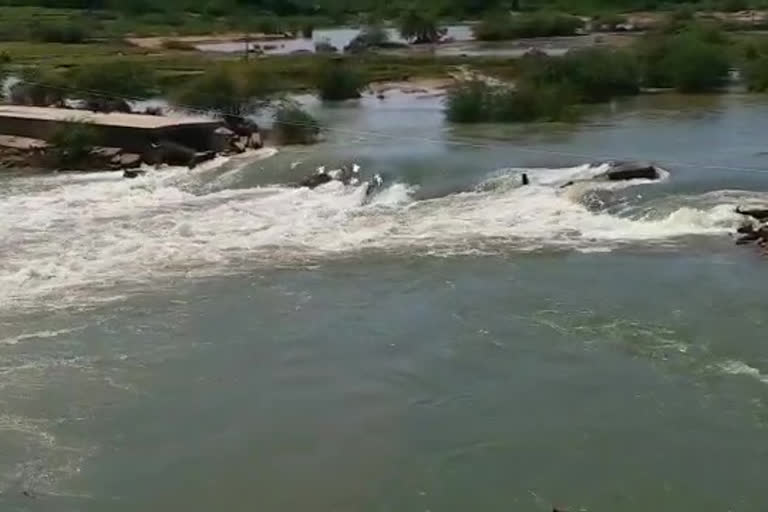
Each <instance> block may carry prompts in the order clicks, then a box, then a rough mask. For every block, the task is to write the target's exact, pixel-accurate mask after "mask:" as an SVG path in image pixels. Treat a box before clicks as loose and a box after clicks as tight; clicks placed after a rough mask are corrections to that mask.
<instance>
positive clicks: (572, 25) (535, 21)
mask: <svg viewBox="0 0 768 512" xmlns="http://www.w3.org/2000/svg"><path fill="white" fill-rule="evenodd" d="M583 27H584V21H583V20H582V19H581V18H579V17H577V16H571V15H570V14H561V13H551V12H543V11H540V12H534V13H529V14H517V15H511V14H499V13H495V14H493V15H490V16H488V17H486V18H485V19H484V20H483V21H481V22H480V23H478V24H477V25H474V26H473V27H472V31H473V33H474V35H475V38H477V39H478V40H481V41H503V40H508V39H518V38H523V37H556V36H571V35H574V34H576V33H577V32H578V31H579V29H582V28H583Z"/></svg>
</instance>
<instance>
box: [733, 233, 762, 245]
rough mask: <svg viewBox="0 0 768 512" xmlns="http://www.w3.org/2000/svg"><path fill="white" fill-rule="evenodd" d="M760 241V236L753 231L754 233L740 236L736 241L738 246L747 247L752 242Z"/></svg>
mask: <svg viewBox="0 0 768 512" xmlns="http://www.w3.org/2000/svg"><path fill="white" fill-rule="evenodd" d="M758 240H760V235H759V234H758V232H757V231H753V232H752V233H745V234H743V235H742V236H740V237H739V238H738V239H736V244H737V245H746V244H748V243H751V242H756V241H758Z"/></svg>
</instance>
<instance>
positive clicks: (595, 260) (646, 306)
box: [0, 93, 768, 512]
mask: <svg viewBox="0 0 768 512" xmlns="http://www.w3.org/2000/svg"><path fill="white" fill-rule="evenodd" d="M306 101H307V104H308V106H309V108H311V109H312V110H313V111H314V112H315V113H316V114H317V115H318V117H320V118H321V119H322V120H323V122H324V123H326V125H327V126H328V128H329V131H328V132H327V137H328V140H327V141H326V142H325V143H324V144H322V145H319V146H313V147H306V148H293V149H291V148H288V149H285V150H283V151H281V152H280V153H279V154H278V155H276V156H273V157H271V158H265V159H261V160H258V161H251V160H248V159H234V160H230V161H223V160H219V161H215V162H212V163H211V164H210V165H207V166H204V167H201V168H199V169H196V170H194V171H191V172H190V171H186V170H183V169H173V168H171V169H165V170H163V171H161V172H158V173H154V174H152V175H148V176H146V177H144V178H140V179H136V180H123V179H121V178H120V177H119V176H118V175H115V174H110V173H97V174H89V175H66V174H60V175H47V176H24V175H15V176H9V175H5V176H3V177H2V178H0V185H1V186H0V216H2V218H3V223H2V224H1V225H0V254H1V255H2V257H1V258H0V374H1V375H2V379H0V390H1V391H0V454H2V456H0V505H2V507H0V508H2V510H11V511H17V510H18V511H22V510H23V511H38V510H40V511H48V510H55V511H57V512H58V511H91V510H93V511H103V510H136V509H153V510H154V509H164V510H185V511H190V512H196V511H200V512H202V511H209V510H233V511H238V510H242V511H250V510H256V509H257V510H269V511H271V510H275V511H286V510H296V511H299V510H308V509H311V510H323V511H325V510H328V511H331V510H343V511H370V510H373V511H395V510H396V511H409V510H412V511H424V510H447V511H457V512H458V511H465V510H469V509H471V510H484V511H485V510H487V511H496V510H498V511H508V510H532V511H535V510H548V509H549V508H550V507H551V506H552V504H560V505H562V506H565V507H568V508H570V509H572V510H580V509H584V510H609V509H612V510H623V511H630V512H635V511H636V512H640V511H647V510H703V511H722V510H735V511H736V510H737V511H762V510H763V509H764V505H765V472H766V469H768V449H766V448H765V447H766V446H768V444H767V443H766V442H767V441H768V431H767V430H766V427H767V425H766V420H768V414H767V412H766V411H768V409H766V400H767V399H768V392H767V391H766V390H767V389H768V388H767V387H766V386H767V385H768V348H767V347H766V344H765V339H766V338H765V321H766V320H765V305H766V302H767V300H768V288H766V286H765V283H766V282H768V281H767V278H768V267H767V266H766V261H765V259H764V258H762V257H761V256H760V255H759V252H758V251H757V250H756V249H753V248H736V247H734V246H733V241H732V239H731V237H730V233H731V232H732V230H733V228H734V227H735V226H736V225H737V224H738V222H739V219H738V217H737V216H736V215H735V214H734V213H733V208H734V206H735V205H737V204H740V203H744V202H757V201H765V200H766V199H767V198H766V190H768V175H767V174H766V173H765V171H764V170H765V169H766V158H768V157H766V156H765V155H764V154H763V151H764V147H763V136H762V134H763V133H764V119H765V118H766V114H768V104H767V103H765V102H764V101H762V100H761V99H759V98H756V97H747V96H738V95H732V96H727V97H700V98H690V97H689V98H684V99H682V98H679V97H674V96H658V97H643V98H636V99H633V100H630V101H626V102H618V103H616V104H614V105H611V106H607V107H604V108H599V109H596V110H594V111H591V112H589V113H588V115H587V117H586V118H585V120H584V122H583V123H581V124H577V125H556V126H552V125H549V126H546V125H541V126H539V125H528V126H519V127H515V126H512V127H509V126H508V127H499V126H475V127H456V126H450V125H447V124H444V122H443V120H442V113H441V105H440V101H441V100H440V98H437V97H434V96H433V95H430V94H422V95H402V94H399V93H388V95H387V97H386V99H384V100H378V99H375V98H368V97H367V98H365V99H363V100H361V101H359V102H347V103H343V104H337V105H332V106H328V105H325V106H323V105H320V104H319V103H315V102H311V101H310V100H306ZM606 157H622V158H638V159H652V160H655V161H657V162H659V163H660V164H661V165H663V167H664V168H665V169H667V170H668V171H669V176H668V178H667V179H665V180H664V181H662V182H661V183H655V184H652V183H637V184H633V185H632V186H605V185H600V186H598V185H580V186H577V187H575V188H571V189H565V190H561V189H560V188H559V185H560V184H562V183H563V182H564V181H567V180H571V179H574V178H582V177H583V178H588V177H589V176H592V175H594V173H596V172H598V170H596V169H594V168H590V167H589V166H588V165H585V164H588V163H590V162H591V161H595V160H601V159H603V158H606ZM352 163H357V164H359V165H360V166H361V169H362V170H361V179H362V180H363V181H365V180H367V179H369V178H370V176H372V174H373V173H375V172H378V173H381V174H382V175H383V176H384V177H385V183H386V185H385V188H384V189H383V190H382V191H381V192H380V193H378V194H377V195H375V196H374V197H373V198H372V199H371V200H366V199H365V197H364V186H363V185H361V186H359V187H355V186H350V187H344V186H341V185H338V184H330V185H328V186H325V187H321V188H319V189H316V190H314V191H310V190H305V189H295V188H290V187H288V186H286V184H287V183H290V182H292V181H295V180H297V179H299V178H300V177H301V176H303V175H306V174H307V173H309V172H314V169H315V168H316V167H317V166H320V165H324V166H326V167H327V168H329V169H332V168H335V167H338V166H339V165H342V164H352ZM522 172H527V173H528V174H529V176H530V177H531V182H532V184H531V186H529V187H521V186H520V174H521V173H522ZM25 492H26V493H27V494H28V495H25V494H24V493H25Z"/></svg>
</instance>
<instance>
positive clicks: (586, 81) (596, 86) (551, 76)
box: [521, 48, 640, 103]
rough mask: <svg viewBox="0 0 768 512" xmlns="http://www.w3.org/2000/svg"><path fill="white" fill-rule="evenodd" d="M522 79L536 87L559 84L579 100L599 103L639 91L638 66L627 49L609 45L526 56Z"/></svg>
mask: <svg viewBox="0 0 768 512" xmlns="http://www.w3.org/2000/svg"><path fill="white" fill-rule="evenodd" d="M521 68H522V79H523V81H525V82H528V83H530V84H533V85H535V86H548V85H559V86H563V87H565V88H566V89H568V90H570V91H571V93H572V94H574V95H575V96H576V98H577V100H578V101H579V102H585V103H598V102H602V101H608V100H610V99H611V98H613V97H616V96H629V95H634V94H637V93H639V92H640V67H639V64H638V62H637V59H636V58H635V56H634V55H632V54H631V53H629V52H626V51H622V50H614V49H609V48H583V49H579V50H571V51H569V52H568V53H567V54H566V55H565V56H564V57H548V56H546V55H541V56H528V57H525V58H524V59H522V61H521Z"/></svg>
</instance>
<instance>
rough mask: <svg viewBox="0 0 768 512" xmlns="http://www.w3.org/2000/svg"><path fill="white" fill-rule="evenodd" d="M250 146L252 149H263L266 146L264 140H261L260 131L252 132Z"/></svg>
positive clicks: (249, 140)
mask: <svg viewBox="0 0 768 512" xmlns="http://www.w3.org/2000/svg"><path fill="white" fill-rule="evenodd" d="M248 147H249V148H251V149H261V148H263V147H264V142H263V141H262V140H261V134H260V133H259V132H255V133H252V134H251V136H250V137H248Z"/></svg>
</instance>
